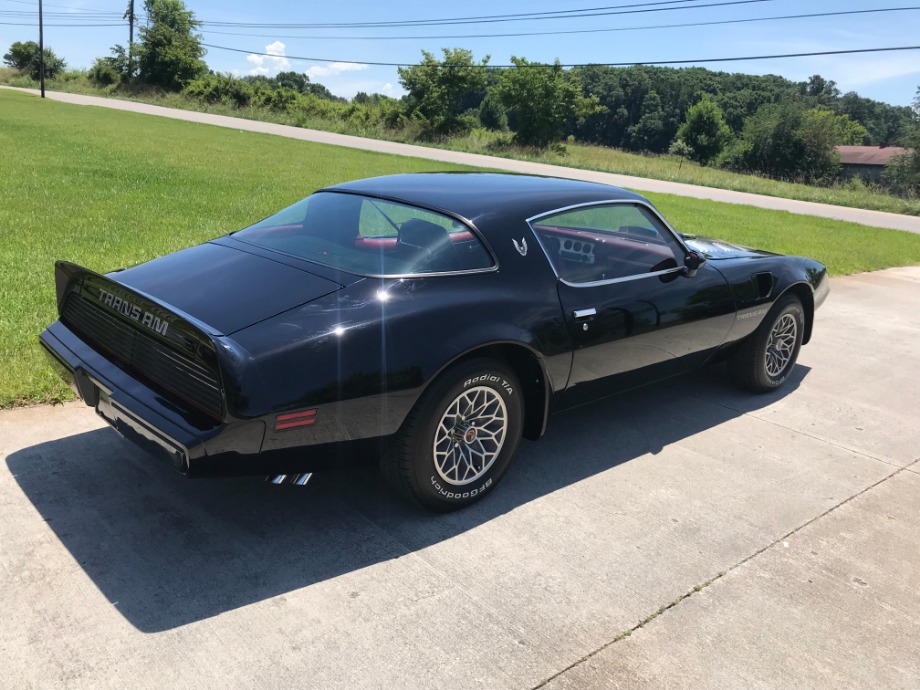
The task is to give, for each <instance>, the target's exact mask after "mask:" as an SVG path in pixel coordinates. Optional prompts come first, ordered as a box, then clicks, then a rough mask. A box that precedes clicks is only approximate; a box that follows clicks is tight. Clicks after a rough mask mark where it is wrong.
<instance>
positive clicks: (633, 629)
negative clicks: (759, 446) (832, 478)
mask: <svg viewBox="0 0 920 690" xmlns="http://www.w3.org/2000/svg"><path fill="white" fill-rule="evenodd" d="M764 421H766V420H764ZM792 431H795V430H794V429H792ZM817 440H819V441H820V440H823V439H817ZM831 445H833V444H831ZM867 457H871V456H867ZM874 459H877V458H874ZM881 462H884V461H881ZM918 463H920V459H918V460H914V461H913V462H912V463H911V464H910V465H907V466H905V467H899V468H897V469H896V470H895V471H894V472H892V473H891V474H888V475H885V476H884V477H882V478H881V479H879V480H878V481H875V482H873V483H872V484H870V485H869V486H867V487H866V488H864V489H861V490H860V491H857V492H856V493H855V494H853V495H851V496H849V497H847V498H845V499H843V500H842V501H840V502H839V503H835V504H834V505H833V506H831V507H830V508H828V509H827V510H825V511H824V512H822V513H819V514H818V515H816V516H815V517H813V518H811V519H809V520H806V521H805V522H803V523H802V524H801V525H799V526H798V527H796V528H795V529H793V530H791V531H789V532H787V533H786V534H784V535H782V536H781V537H779V538H777V539H774V540H773V541H772V542H770V543H769V544H767V545H766V546H763V547H761V548H760V549H758V550H757V551H755V552H754V553H752V554H750V555H749V556H745V557H744V558H742V559H741V560H740V561H738V562H737V563H735V564H734V565H732V566H730V567H729V568H728V569H727V570H720V571H719V572H718V573H717V574H716V575H714V576H713V577H711V578H709V579H708V580H706V581H705V582H703V583H701V584H697V585H694V586H693V587H692V588H691V589H690V590H688V591H687V592H684V593H683V594H681V595H680V596H678V597H677V598H676V599H673V600H672V601H671V602H669V603H667V604H664V605H662V606H660V607H659V608H658V610H657V611H655V612H654V613H651V614H649V615H648V616H646V617H645V618H643V619H642V620H640V621H639V622H638V623H637V624H636V625H634V626H633V627H631V628H629V629H627V630H624V631H623V632H621V633H620V634H619V635H617V636H616V637H614V638H613V639H612V640H610V641H609V642H606V643H604V644H602V645H601V646H600V647H598V648H597V649H594V650H592V651H591V652H588V653H587V654H585V655H584V656H583V657H581V658H580V659H578V660H577V661H574V662H572V663H571V664H569V665H568V666H566V667H565V668H564V669H562V670H561V671H558V672H557V673H554V674H553V675H551V676H548V677H547V678H544V679H543V680H541V681H540V682H539V683H537V684H536V685H534V686H533V688H532V689H531V690H537V689H538V688H542V687H544V686H545V685H547V684H548V683H550V682H552V681H553V680H555V679H556V678H559V677H560V676H562V675H564V674H566V673H568V672H569V671H571V670H572V669H574V668H577V667H578V666H580V665H582V664H583V663H585V662H586V661H589V660H590V659H592V658H593V657H595V656H597V655H598V654H600V653H601V652H603V651H605V650H606V649H608V648H610V647H612V646H613V645H615V644H616V643H617V642H621V641H622V640H625V639H626V638H628V637H630V636H631V635H632V634H633V633H634V632H636V631H637V630H641V629H642V628H644V627H645V626H646V625H648V624H649V623H651V622H652V621H654V620H655V619H656V618H658V617H659V616H661V615H663V614H664V613H666V612H667V611H668V610H669V609H672V608H675V607H676V606H678V605H679V604H680V603H681V602H683V601H684V600H686V599H689V598H690V597H692V596H693V595H694V594H697V593H698V592H702V591H703V590H704V589H706V588H707V587H709V586H710V585H711V584H713V583H714V582H716V581H718V580H721V579H722V578H723V577H724V576H725V575H727V574H728V573H730V572H733V571H734V570H737V569H738V568H740V567H741V566H743V565H745V564H746V563H748V562H749V561H751V560H753V559H754V558H756V557H757V556H759V555H761V554H762V553H765V552H766V551H768V550H770V549H771V548H773V547H774V546H776V545H777V544H781V543H783V542H784V541H787V540H788V539H789V538H790V537H792V536H794V535H796V534H798V533H799V532H800V531H801V530H803V529H805V528H806V527H808V526H809V525H811V524H813V523H815V522H817V521H818V520H820V519H821V518H823V517H826V516H827V515H830V514H831V513H833V512H834V511H836V510H837V509H838V508H841V507H843V506H845V505H846V504H848V503H849V502H850V501H852V500H854V499H856V498H859V497H860V496H862V495H863V494H865V493H868V492H869V491H871V490H872V489H874V488H876V487H878V486H880V485H882V484H884V483H885V482H887V481H889V480H890V479H893V478H894V477H896V476H898V475H899V474H901V473H902V472H905V471H906V472H911V473H914V474H920V471H918V470H915V469H913V468H914V467H915V466H917V464H918ZM885 464H890V463H885Z"/></svg>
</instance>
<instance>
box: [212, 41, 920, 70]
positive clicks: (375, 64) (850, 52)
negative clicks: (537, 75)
mask: <svg viewBox="0 0 920 690" xmlns="http://www.w3.org/2000/svg"><path fill="white" fill-rule="evenodd" d="M201 45H203V46H204V47H205V48H214V49H215V50H227V51H230V52H232V53H245V54H247V55H263V56H265V57H275V58H287V59H288V60H303V61H305V62H339V63H343V64H346V65H368V66H371V67H410V66H412V65H414V64H415V63H411V62H368V61H362V60H335V59H332V58H317V57H302V56H299V55H276V54H272V53H261V52H258V51H252V50H241V49H239V48H229V47H227V46H218V45H213V44H210V43H202V44H201ZM904 50H920V46H897V47H891V48H851V49H849V50H822V51H817V52H812V53H783V54H777V55H744V56H736V57H722V58H698V59H695V60H648V61H634V62H587V63H578V64H566V65H562V64H560V65H559V66H560V67H633V66H636V65H691V64H697V63H701V62H742V61H746V60H778V59H782V58H796V57H816V56H820V55H853V54H856V53H885V52H894V51H904ZM541 64H543V63H534V64H533V66H535V67H537V66H540V65H541ZM545 66H546V67H553V66H554V65H549V64H546V65H545ZM445 67H446V66H445ZM487 67H488V68H489V69H513V68H514V67H515V65H487Z"/></svg>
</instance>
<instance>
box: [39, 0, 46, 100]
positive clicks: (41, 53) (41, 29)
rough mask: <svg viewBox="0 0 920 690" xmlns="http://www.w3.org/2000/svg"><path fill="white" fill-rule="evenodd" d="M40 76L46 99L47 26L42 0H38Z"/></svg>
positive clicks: (43, 95) (43, 94)
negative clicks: (44, 20) (43, 16)
mask: <svg viewBox="0 0 920 690" xmlns="http://www.w3.org/2000/svg"><path fill="white" fill-rule="evenodd" d="M38 76H39V81H40V82H41V85H42V98H44V97H45V25H44V23H43V22H42V0H38Z"/></svg>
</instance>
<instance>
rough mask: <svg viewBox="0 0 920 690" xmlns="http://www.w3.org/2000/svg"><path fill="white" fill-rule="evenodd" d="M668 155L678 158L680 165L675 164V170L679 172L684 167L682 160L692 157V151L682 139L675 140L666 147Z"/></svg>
mask: <svg viewBox="0 0 920 690" xmlns="http://www.w3.org/2000/svg"><path fill="white" fill-rule="evenodd" d="M668 153H670V154H671V155H672V156H678V157H680V163H678V164H677V169H678V170H680V169H681V168H682V167H684V160H686V159H687V158H691V157H692V156H693V149H692V148H690V146H689V145H688V144H687V142H685V141H684V140H683V139H675V140H674V141H672V142H671V145H670V146H669V147H668Z"/></svg>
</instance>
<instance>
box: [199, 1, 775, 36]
mask: <svg viewBox="0 0 920 690" xmlns="http://www.w3.org/2000/svg"><path fill="white" fill-rule="evenodd" d="M674 1H678V2H679V1H682V0H674ZM693 1H696V0H693ZM764 2H777V0H724V1H721V2H706V3H703V4H697V5H685V6H681V7H648V5H661V4H664V3H661V2H657V3H640V4H639V5H610V6H609V7H597V8H589V9H584V10H572V12H580V14H569V15H558V14H553V15H548V16H547V15H546V14H545V13H542V14H535V13H529V15H528V16H526V17H524V16H521V17H511V16H501V15H493V17H494V18H485V17H471V18H468V17H461V18H454V19H418V20H403V21H393V22H336V23H322V24H292V23H290V22H286V23H284V24H259V23H252V22H221V21H208V20H204V19H202V20H199V21H200V22H201V23H202V24H203V25H206V26H226V27H233V26H238V27H243V28H251V29H349V28H389V27H398V28H405V27H412V26H450V25H457V24H493V23H498V22H520V21H539V20H542V19H554V20H559V19H580V18H591V17H608V16H613V15H626V14H647V13H650V12H676V11H679V10H697V9H704V8H708V7H728V6H732V5H752V4H757V3H764ZM624 7H641V9H626V10H624V9H620V8H624ZM608 10H612V11H608Z"/></svg>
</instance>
